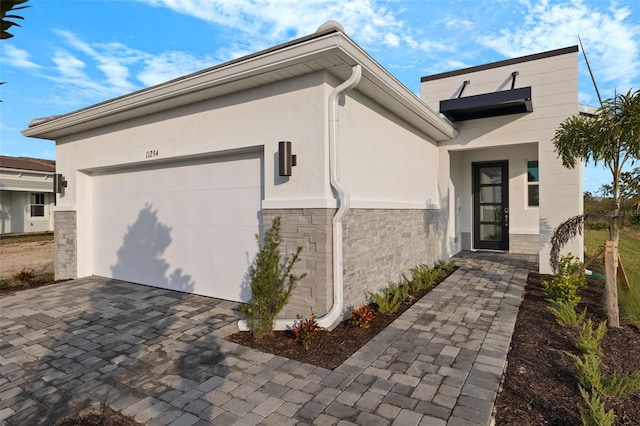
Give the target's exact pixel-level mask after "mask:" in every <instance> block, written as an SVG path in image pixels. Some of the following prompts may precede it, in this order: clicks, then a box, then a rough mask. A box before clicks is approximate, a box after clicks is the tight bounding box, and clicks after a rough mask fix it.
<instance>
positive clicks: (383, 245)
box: [263, 209, 446, 318]
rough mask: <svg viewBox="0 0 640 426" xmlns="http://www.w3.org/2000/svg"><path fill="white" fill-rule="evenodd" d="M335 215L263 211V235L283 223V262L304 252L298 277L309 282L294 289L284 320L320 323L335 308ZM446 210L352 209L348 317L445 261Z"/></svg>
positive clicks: (347, 236) (347, 225)
mask: <svg viewBox="0 0 640 426" xmlns="http://www.w3.org/2000/svg"><path fill="white" fill-rule="evenodd" d="M335 212H336V210H335V209H269V210H263V225H264V229H269V228H270V227H271V223H272V222H273V218H274V217H275V216H280V217H281V228H280V231H281V236H282V239H283V245H282V247H281V251H282V254H283V256H285V257H287V258H288V257H289V256H290V255H291V254H292V253H294V252H295V250H296V247H298V246H301V247H302V248H303V250H302V253H301V255H300V259H301V261H300V262H299V263H298V266H297V268H296V273H302V272H306V273H307V276H306V277H305V278H304V279H303V280H302V281H301V282H300V283H299V284H298V286H297V287H296V288H295V289H294V291H293V293H292V295H291V299H290V301H289V304H288V305H287V306H286V307H285V309H283V311H282V312H281V314H280V315H279V318H308V317H309V316H310V315H311V313H312V312H313V313H315V314H316V315H317V316H318V317H320V316H322V315H324V314H325V313H327V312H328V311H329V309H331V306H332V304H333V271H332V265H333V262H332V226H331V221H332V219H333V215H334V214H335ZM445 215H446V212H445V211H444V210H400V209H352V210H350V211H349V213H348V214H347V216H346V219H345V222H344V223H343V238H344V259H343V265H344V305H343V309H344V314H345V316H346V315H348V313H349V312H350V310H351V308H353V307H357V306H358V305H360V304H362V303H365V302H366V301H367V292H368V291H376V290H378V289H380V288H383V287H386V286H387V285H388V284H389V281H398V280H399V279H400V278H401V274H403V273H405V274H408V273H409V269H411V268H413V267H415V266H417V265H419V264H421V263H427V264H433V263H434V262H435V261H436V260H439V259H441V258H442V256H443V252H444V249H443V248H444V241H445V236H446V229H445V228H444V227H445V226H446V216H445Z"/></svg>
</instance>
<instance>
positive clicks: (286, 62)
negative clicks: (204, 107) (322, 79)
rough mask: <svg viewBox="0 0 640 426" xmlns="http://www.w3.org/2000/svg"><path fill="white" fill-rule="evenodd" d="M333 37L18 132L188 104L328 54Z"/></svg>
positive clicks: (63, 130) (50, 130)
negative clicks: (204, 94) (205, 92)
mask: <svg viewBox="0 0 640 426" xmlns="http://www.w3.org/2000/svg"><path fill="white" fill-rule="evenodd" d="M337 37H338V36H337V34H333V35H330V36H325V37H323V38H320V39H314V40H311V41H309V42H306V43H304V44H298V45H293V46H290V47H288V48H285V49H282V50H279V51H276V52H272V53H270V54H268V55H265V56H259V57H254V58H250V59H248V60H246V61H243V62H239V63H232V64H230V65H228V66H225V67H222V68H216V69H213V70H211V71H208V72H203V73H198V74H195V75H191V76H186V77H184V78H181V79H178V80H172V81H169V82H167V83H163V84H160V85H158V86H154V87H151V88H148V89H143V90H141V91H138V92H134V93H131V94H129V95H125V96H122V97H119V98H116V99H113V100H110V101H106V102H103V103H100V104H96V105H94V106H90V107H87V108H84V109H81V110H78V111H75V112H71V113H68V114H65V115H62V116H60V117H57V118H54V119H52V120H50V121H47V122H44V123H41V124H38V125H36V126H34V127H30V128H28V129H25V130H23V131H22V134H23V135H24V136H28V137H37V138H43V139H55V138H56V137H59V136H64V135H67V134H72V133H74V130H73V129H71V128H72V127H73V126H78V125H80V124H84V123H88V122H90V121H98V120H99V119H102V118H105V117H109V116H115V115H116V114H118V115H119V114H122V113H126V112H132V111H133V110H135V109H140V108H142V107H144V106H148V105H151V104H157V103H160V102H163V101H168V100H172V99H176V98H178V97H183V99H182V102H180V103H178V104H172V106H171V107H172V108H173V107H176V106H179V105H183V104H188V103H190V102H192V101H193V100H192V99H190V98H189V96H188V95H189V94H195V93H197V92H200V91H203V90H206V89H210V88H214V87H217V86H222V85H224V84H228V83H232V82H234V81H239V80H243V79H246V78H251V77H254V76H257V75H261V74H264V73H267V72H269V71H271V70H277V69H282V68H286V67H287V66H292V65H294V64H298V63H303V62H305V61H307V60H310V59H312V57H315V56H317V57H321V56H325V55H326V54H328V51H330V50H331V49H334V48H335V42H334V41H333V40H334V39H335V38H337ZM140 115H144V114H140ZM137 116H138V115H137V114H135V113H130V114H127V115H126V116H124V117H119V118H118V119H117V120H116V119H114V120H113V121H114V122H115V121H120V120H126V119H130V118H135V117H137ZM105 124H109V123H108V122H107V123H105V122H101V123H100V124H99V126H102V125H105ZM96 127H98V126H96Z"/></svg>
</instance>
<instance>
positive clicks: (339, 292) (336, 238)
mask: <svg viewBox="0 0 640 426" xmlns="http://www.w3.org/2000/svg"><path fill="white" fill-rule="evenodd" d="M361 78H362V66H361V65H356V66H354V67H353V68H352V70H351V77H349V79H348V80H346V81H345V82H344V83H342V84H341V85H339V86H338V87H336V88H335V89H333V91H332V92H331V94H330V95H329V174H330V181H331V186H332V187H333V188H334V189H335V190H336V191H337V192H338V200H339V204H340V208H338V211H337V212H336V214H335V215H334V216H333V221H332V223H333V305H332V306H331V309H330V310H329V312H327V313H326V314H324V315H323V316H321V317H320V318H318V319H317V321H318V325H319V326H320V327H323V328H329V327H331V326H333V325H334V324H335V323H336V321H337V320H338V319H340V318H341V317H342V307H343V268H342V260H343V259H342V219H343V218H344V217H345V215H346V214H347V213H348V212H349V207H350V205H351V199H350V197H349V192H348V191H347V189H346V188H345V187H344V186H342V182H340V173H339V171H340V170H339V168H338V166H339V164H340V162H339V161H338V160H339V151H338V139H339V135H338V98H339V96H340V95H342V94H343V93H346V92H348V91H349V90H351V89H353V88H354V87H356V86H357V85H358V83H360V80H361ZM299 321H300V319H279V320H275V323H274V330H289V329H291V328H293V326H294V325H295V324H296V323H297V322H299ZM238 329H240V331H249V327H247V323H246V321H245V320H240V321H238Z"/></svg>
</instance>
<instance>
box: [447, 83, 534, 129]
mask: <svg viewBox="0 0 640 426" xmlns="http://www.w3.org/2000/svg"><path fill="white" fill-rule="evenodd" d="M532 111H533V104H532V102H531V87H521V88H518V89H511V90H503V91H500V92H492V93H483V94H481V95H474V96H465V97H460V98H455V99H446V100H443V101H440V112H441V113H442V114H444V115H445V116H446V117H447V118H448V119H449V120H451V121H463V120H473V119H476V118H487V117H497V116H502V115H510V114H520V113H525V112H532Z"/></svg>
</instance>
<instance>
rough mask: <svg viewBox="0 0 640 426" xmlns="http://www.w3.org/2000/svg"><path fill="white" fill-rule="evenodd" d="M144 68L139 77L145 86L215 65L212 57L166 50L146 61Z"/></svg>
mask: <svg viewBox="0 0 640 426" xmlns="http://www.w3.org/2000/svg"><path fill="white" fill-rule="evenodd" d="M144 64H145V66H144V69H143V70H142V71H141V72H140V73H138V75H137V78H138V80H140V81H141V82H142V83H144V85H145V86H154V85H156V84H160V83H162V82H165V81H168V80H171V79H174V78H176V77H180V76H183V75H186V74H190V73H192V72H195V71H198V70H201V69H204V68H207V67H210V66H212V65H215V62H214V61H213V59H211V58H199V57H196V56H194V55H191V54H189V53H184V52H165V53H162V54H160V55H156V56H153V57H149V58H148V59H146V60H145V61H144Z"/></svg>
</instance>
